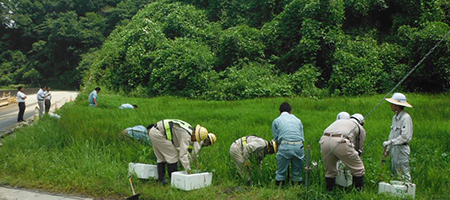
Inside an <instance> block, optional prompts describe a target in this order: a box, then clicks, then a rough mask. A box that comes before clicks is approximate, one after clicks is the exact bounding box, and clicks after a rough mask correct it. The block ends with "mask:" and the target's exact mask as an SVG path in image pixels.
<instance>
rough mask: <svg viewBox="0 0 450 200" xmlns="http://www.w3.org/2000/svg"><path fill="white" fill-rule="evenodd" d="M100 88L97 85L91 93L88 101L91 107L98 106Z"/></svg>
mask: <svg viewBox="0 0 450 200" xmlns="http://www.w3.org/2000/svg"><path fill="white" fill-rule="evenodd" d="M100 90H101V89H100V88H99V87H96V88H95V89H94V91H92V92H91V93H90V94H89V98H88V102H89V106H90V107H97V96H98V93H100Z"/></svg>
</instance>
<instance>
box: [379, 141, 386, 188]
mask: <svg viewBox="0 0 450 200" xmlns="http://www.w3.org/2000/svg"><path fill="white" fill-rule="evenodd" d="M386 149H387V148H386V147H383V157H382V158H381V172H380V181H383V169H384V164H385V163H386V153H387V151H386Z"/></svg>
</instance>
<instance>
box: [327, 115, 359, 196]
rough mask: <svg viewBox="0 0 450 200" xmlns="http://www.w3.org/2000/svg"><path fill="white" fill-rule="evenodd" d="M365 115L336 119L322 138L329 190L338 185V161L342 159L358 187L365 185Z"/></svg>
mask: <svg viewBox="0 0 450 200" xmlns="http://www.w3.org/2000/svg"><path fill="white" fill-rule="evenodd" d="M363 126H364V117H363V116H362V115H361V114H353V115H352V116H351V117H350V119H340V120H336V121H334V122H333V123H332V124H331V125H330V126H328V128H326V129H325V131H324V134H323V136H322V138H320V141H319V143H320V148H321V150H322V159H323V160H324V162H325V170H326V172H325V180H326V188H327V190H328V191H330V190H332V189H333V188H334V186H335V185H336V182H335V181H336V175H337V173H338V171H337V168H336V163H337V162H338V161H339V160H341V161H342V162H343V163H344V164H345V165H346V166H347V167H348V168H349V169H350V172H351V174H352V175H353V183H354V186H355V188H356V189H358V190H361V189H362V188H363V187H364V174H365V169H364V164H363V162H362V161H361V158H360V156H361V154H362V152H363V149H364V140H365V138H366V130H365V129H364V127H363Z"/></svg>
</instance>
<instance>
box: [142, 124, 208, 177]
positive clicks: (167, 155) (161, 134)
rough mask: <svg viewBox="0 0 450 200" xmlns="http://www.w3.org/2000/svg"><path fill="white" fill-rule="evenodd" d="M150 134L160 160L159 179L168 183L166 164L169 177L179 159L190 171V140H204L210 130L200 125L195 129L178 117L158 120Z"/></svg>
mask: <svg viewBox="0 0 450 200" xmlns="http://www.w3.org/2000/svg"><path fill="white" fill-rule="evenodd" d="M149 134H150V140H151V142H152V145H153V152H154V153H155V155H156V158H157V162H158V165H157V166H158V181H159V182H160V183H161V184H166V183H167V182H166V180H165V174H166V164H167V171H168V172H169V177H172V172H175V171H177V170H178V166H177V164H178V160H180V162H181V164H182V165H183V167H184V169H185V170H186V171H188V172H189V171H190V170H191V166H190V162H189V150H188V149H189V141H193V142H195V141H198V142H200V141H204V140H205V139H206V138H207V137H208V130H207V129H206V128H204V127H201V126H200V125H197V126H196V127H195V129H194V128H193V127H192V126H191V125H190V124H188V123H186V122H184V121H181V120H178V119H164V120H161V121H159V122H157V123H156V126H154V127H152V128H151V129H150V133H149ZM177 148H179V150H178V149H177Z"/></svg>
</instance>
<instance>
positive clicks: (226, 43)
mask: <svg viewBox="0 0 450 200" xmlns="http://www.w3.org/2000/svg"><path fill="white" fill-rule="evenodd" d="M264 48H265V45H264V43H263V42H262V40H261V33H260V31H259V30H257V29H255V28H250V27H248V26H246V25H242V26H237V27H233V28H229V29H227V30H225V31H224V33H223V34H222V36H221V37H220V42H219V51H218V54H219V55H218V60H217V62H218V63H217V66H218V67H217V68H218V69H219V70H223V69H225V68H227V67H229V66H231V65H233V64H234V63H235V62H236V61H238V60H239V59H242V58H246V59H248V60H251V61H255V60H258V58H263V57H264V52H263V50H264Z"/></svg>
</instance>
